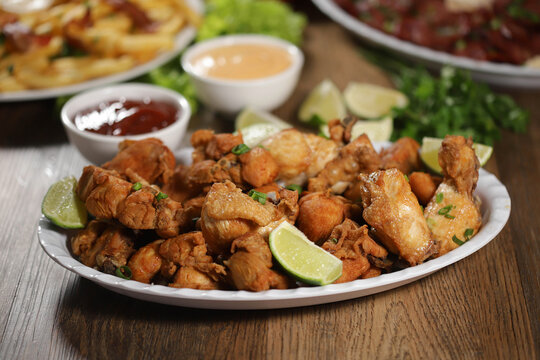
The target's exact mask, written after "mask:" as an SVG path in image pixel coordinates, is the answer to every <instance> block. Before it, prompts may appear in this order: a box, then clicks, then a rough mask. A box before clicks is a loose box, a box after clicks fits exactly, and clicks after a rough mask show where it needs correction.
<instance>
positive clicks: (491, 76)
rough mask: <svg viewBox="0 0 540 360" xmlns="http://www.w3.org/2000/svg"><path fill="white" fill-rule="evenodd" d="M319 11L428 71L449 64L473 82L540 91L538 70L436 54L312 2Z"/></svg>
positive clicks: (328, 1) (323, 0)
mask: <svg viewBox="0 0 540 360" xmlns="http://www.w3.org/2000/svg"><path fill="white" fill-rule="evenodd" d="M313 2H314V3H315V5H317V7H319V9H320V10H321V11H322V12H323V13H325V14H326V15H328V16H329V17H330V18H331V19H332V20H334V21H335V22H337V23H338V24H340V25H342V26H343V27H345V28H347V29H349V30H350V31H352V32H353V33H355V34H356V35H358V36H359V37H361V38H362V39H364V40H366V41H368V42H370V43H371V44H374V45H378V46H383V47H385V48H387V49H390V50H392V51H394V52H398V53H400V54H401V55H403V56H405V57H408V58H410V59H413V60H416V61H418V62H421V63H423V64H425V65H426V66H428V67H431V68H439V67H441V66H442V65H445V64H449V65H452V66H456V67H459V68H462V69H467V70H470V71H471V75H472V77H473V78H474V79H475V80H480V81H484V82H487V83H489V84H493V85H498V86H504V87H513V88H529V89H540V69H535V68H531V67H525V66H518V65H511V64H499V63H493V62H489V61H478V60H473V59H469V58H465V57H460V56H455V55H451V54H448V53H445V52H442V51H436V50H432V49H429V48H427V47H424V46H420V45H416V44H413V43H411V42H408V41H404V40H400V39H398V38H397V37H394V36H391V35H387V34H385V33H384V32H382V31H379V30H377V29H375V28H372V27H371V26H369V25H366V24H364V23H363V22H361V21H360V20H358V19H356V18H355V17H353V16H351V15H349V14H348V13H347V12H346V11H345V10H343V9H341V8H340V7H339V6H338V5H336V4H335V3H334V1H333V0H313Z"/></svg>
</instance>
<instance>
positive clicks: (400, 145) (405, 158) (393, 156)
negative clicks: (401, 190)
mask: <svg viewBox="0 0 540 360" xmlns="http://www.w3.org/2000/svg"><path fill="white" fill-rule="evenodd" d="M419 149H420V144H418V142H417V141H416V140H414V139H412V138H410V137H402V138H401V139H398V140H397V141H396V142H394V143H393V144H392V146H390V147H388V148H385V149H382V151H381V154H380V156H381V162H382V168H383V169H392V168H396V169H398V170H400V171H401V172H402V173H404V174H409V173H411V172H412V171H415V170H418V169H420V168H421V167H422V162H421V160H420V155H419V153H418V150H419Z"/></svg>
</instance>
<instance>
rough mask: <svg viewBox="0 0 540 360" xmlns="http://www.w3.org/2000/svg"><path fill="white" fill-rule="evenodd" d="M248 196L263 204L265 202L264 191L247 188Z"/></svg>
mask: <svg viewBox="0 0 540 360" xmlns="http://www.w3.org/2000/svg"><path fill="white" fill-rule="evenodd" d="M248 196H250V197H251V198H252V199H253V200H257V201H258V202H260V203H261V204H263V205H264V204H266V198H267V195H266V194H265V193H262V192H258V191H255V190H253V189H252V190H249V192H248Z"/></svg>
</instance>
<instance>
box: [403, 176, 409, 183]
mask: <svg viewBox="0 0 540 360" xmlns="http://www.w3.org/2000/svg"><path fill="white" fill-rule="evenodd" d="M403 176H405V180H407V182H409V177H408V176H407V174H403Z"/></svg>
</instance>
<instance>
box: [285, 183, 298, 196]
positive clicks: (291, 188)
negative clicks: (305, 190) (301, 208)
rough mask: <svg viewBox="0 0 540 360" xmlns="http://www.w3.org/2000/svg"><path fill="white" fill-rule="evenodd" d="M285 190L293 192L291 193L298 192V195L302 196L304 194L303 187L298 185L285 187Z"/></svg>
mask: <svg viewBox="0 0 540 360" xmlns="http://www.w3.org/2000/svg"><path fill="white" fill-rule="evenodd" d="M285 189H287V190H291V191H296V192H297V193H298V195H300V194H301V193H302V186H301V185H298V184H290V185H287V186H285Z"/></svg>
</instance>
